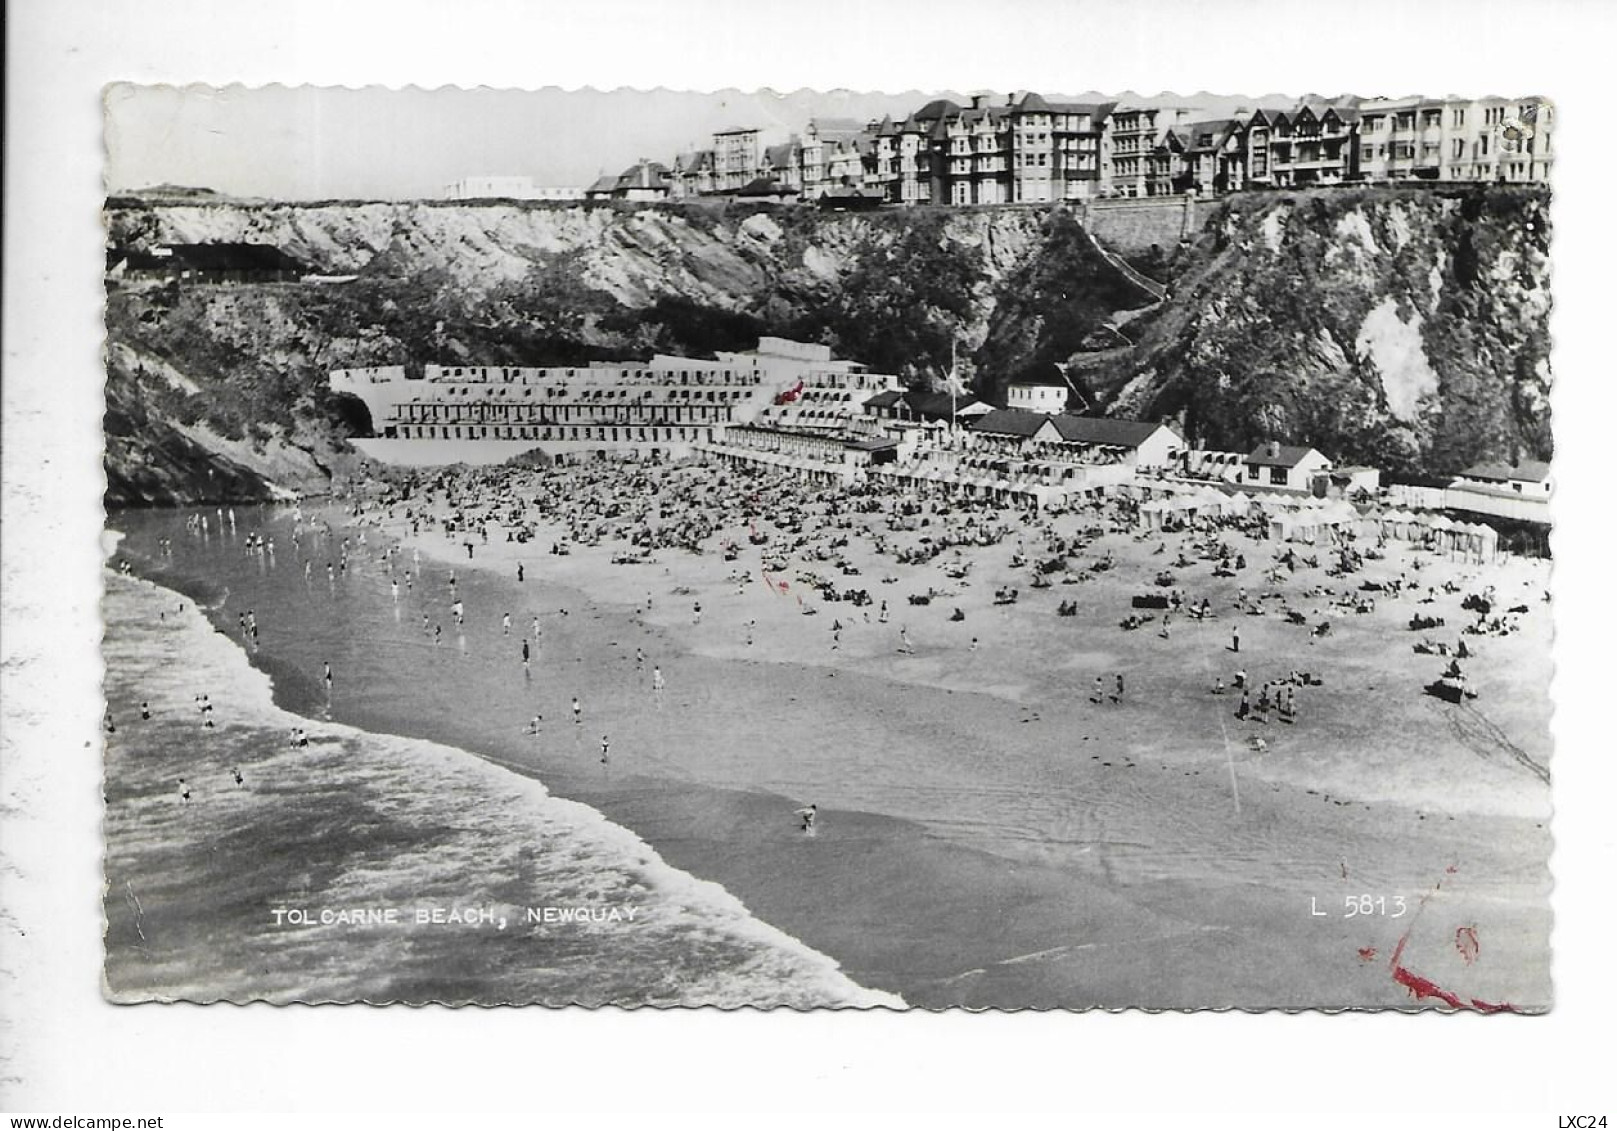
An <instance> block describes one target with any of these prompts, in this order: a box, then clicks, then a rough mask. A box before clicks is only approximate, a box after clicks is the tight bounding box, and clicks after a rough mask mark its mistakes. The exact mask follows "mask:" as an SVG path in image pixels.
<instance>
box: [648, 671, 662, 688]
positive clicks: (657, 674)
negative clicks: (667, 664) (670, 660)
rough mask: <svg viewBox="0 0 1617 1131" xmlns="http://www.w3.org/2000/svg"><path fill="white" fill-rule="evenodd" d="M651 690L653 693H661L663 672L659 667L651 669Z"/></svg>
mask: <svg viewBox="0 0 1617 1131" xmlns="http://www.w3.org/2000/svg"><path fill="white" fill-rule="evenodd" d="M651 689H652V690H653V691H661V690H662V689H663V670H662V668H660V667H653V668H652V669H651Z"/></svg>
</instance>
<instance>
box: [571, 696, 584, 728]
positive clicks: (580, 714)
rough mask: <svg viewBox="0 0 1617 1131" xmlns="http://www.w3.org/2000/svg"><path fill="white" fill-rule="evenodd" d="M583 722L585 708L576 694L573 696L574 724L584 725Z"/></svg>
mask: <svg viewBox="0 0 1617 1131" xmlns="http://www.w3.org/2000/svg"><path fill="white" fill-rule="evenodd" d="M583 723H584V708H583V706H582V705H581V704H580V703H579V701H578V696H576V695H575V696H573V725H574V726H582V725H583Z"/></svg>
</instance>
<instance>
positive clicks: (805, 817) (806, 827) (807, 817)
mask: <svg viewBox="0 0 1617 1131" xmlns="http://www.w3.org/2000/svg"><path fill="white" fill-rule="evenodd" d="M819 815H820V807H819V806H818V805H808V806H805V807H804V808H802V809H799V810H798V811H797V814H796V816H797V818H798V820H799V821H801V822H802V823H801V824H800V825H799V826H798V827H799V828H800V829H802V830H803V831H804V832H806V833H811V832H813V831H814V818H816V817H818V816H819Z"/></svg>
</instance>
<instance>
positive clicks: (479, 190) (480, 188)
mask: <svg viewBox="0 0 1617 1131" xmlns="http://www.w3.org/2000/svg"><path fill="white" fill-rule="evenodd" d="M444 196H446V197H448V198H449V199H450V200H583V199H584V189H583V187H582V186H578V185H540V184H535V183H534V180H533V178H532V177H462V178H461V179H460V180H458V181H456V182H455V183H454V184H451V185H448V186H446V187H445V188H444Z"/></svg>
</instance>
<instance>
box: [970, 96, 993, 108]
mask: <svg viewBox="0 0 1617 1131" xmlns="http://www.w3.org/2000/svg"><path fill="white" fill-rule="evenodd" d="M993 97H994V96H993V95H992V94H973V95H972V96H971V108H972V109H973V110H986V109H988V104H989V102H990V100H992V99H993Z"/></svg>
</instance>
